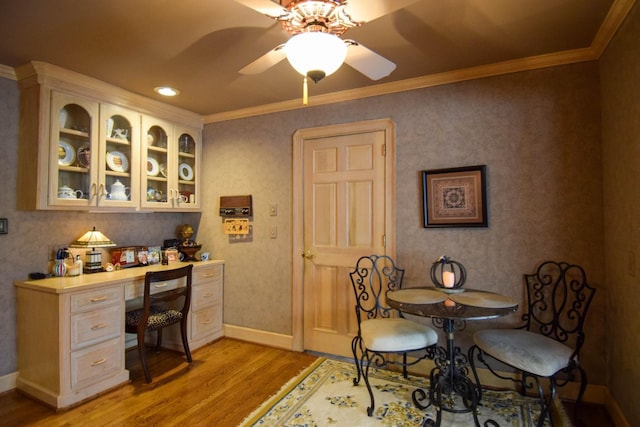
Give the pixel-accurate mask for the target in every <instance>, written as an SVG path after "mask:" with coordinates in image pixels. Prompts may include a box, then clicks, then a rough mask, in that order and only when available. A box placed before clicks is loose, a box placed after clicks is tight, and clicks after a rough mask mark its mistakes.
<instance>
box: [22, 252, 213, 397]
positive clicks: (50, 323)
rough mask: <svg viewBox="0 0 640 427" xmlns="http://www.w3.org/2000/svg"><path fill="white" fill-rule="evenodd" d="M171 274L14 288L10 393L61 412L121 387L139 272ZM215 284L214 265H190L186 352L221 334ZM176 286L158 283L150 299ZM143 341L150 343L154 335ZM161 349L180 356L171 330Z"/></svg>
mask: <svg viewBox="0 0 640 427" xmlns="http://www.w3.org/2000/svg"><path fill="white" fill-rule="evenodd" d="M171 268H176V265H168V266H165V265H155V266H150V267H144V268H133V269H127V270H118V271H114V272H105V273H95V274H85V275H81V276H76V277H55V278H48V279H43V280H34V281H18V282H16V283H15V285H16V294H17V318H18V328H17V330H18V378H17V379H16V387H17V388H18V389H19V390H21V391H22V392H24V393H27V394H29V395H31V396H33V397H35V398H37V399H39V400H41V401H43V402H45V403H47V404H49V405H51V406H54V407H56V408H64V407H67V406H70V405H73V404H76V403H78V402H81V401H83V400H85V399H88V398H91V397H94V396H96V395H98V394H99V393H101V392H104V391H105V390H108V389H110V388H112V387H115V386H118V385H120V384H122V383H125V382H127V381H128V380H129V372H128V371H127V370H126V367H125V357H124V351H125V346H126V344H125V343H126V341H127V340H126V334H125V331H124V316H125V310H126V307H127V306H133V307H135V306H136V304H137V303H138V301H139V300H140V298H141V297H142V293H143V291H144V275H145V273H146V271H149V270H162V269H171ZM223 277H224V264H223V262H222V261H218V260H213V261H207V262H197V263H194V268H193V280H192V285H193V288H192V303H191V309H190V312H189V318H188V331H189V336H188V341H189V346H190V348H191V350H195V349H197V348H199V347H201V346H203V345H205V344H207V343H210V342H211V341H214V340H215V339H217V338H219V337H221V336H222V334H223V330H222V293H223ZM181 285H182V283H167V284H162V285H161V286H160V287H159V288H158V292H160V291H166V290H169V289H171V287H172V286H181ZM149 338H150V339H151V341H152V342H155V334H152V333H150V334H149ZM163 346H164V347H168V348H174V349H176V350H179V351H182V350H183V348H182V343H181V341H180V332H179V326H178V325H174V326H173V327H169V328H167V329H166V331H165V332H164V337H163ZM194 357H195V356H194Z"/></svg>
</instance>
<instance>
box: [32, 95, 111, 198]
mask: <svg viewBox="0 0 640 427" xmlns="http://www.w3.org/2000/svg"><path fill="white" fill-rule="evenodd" d="M98 114H99V105H98V103H96V102H93V101H90V100H86V99H83V98H79V97H74V96H70V95H66V94H63V93H59V92H52V94H51V117H50V120H51V127H50V129H51V138H50V154H49V183H48V204H49V205H50V206H67V207H78V208H82V207H87V208H88V207H89V206H91V205H95V203H96V195H97V186H96V185H97V184H96V183H97V173H96V172H95V171H96V168H95V166H96V163H95V159H92V158H91V151H92V148H94V147H95V146H96V141H97V138H96V124H97V118H98ZM34 162H35V159H34Z"/></svg>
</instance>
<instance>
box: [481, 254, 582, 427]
mask: <svg viewBox="0 0 640 427" xmlns="http://www.w3.org/2000/svg"><path fill="white" fill-rule="evenodd" d="M524 278H525V284H526V290H527V305H526V307H527V311H526V312H525V314H523V316H522V319H523V320H524V322H525V323H524V325H523V326H521V327H520V328H517V329H487V330H482V331H478V332H476V333H475V334H474V336H473V341H474V345H473V346H472V347H471V348H470V349H469V361H470V363H471V367H472V370H473V373H474V376H475V379H476V383H477V384H479V382H478V375H477V372H476V367H475V360H474V353H476V352H477V360H478V361H480V362H481V363H483V364H484V365H485V366H486V367H487V368H488V369H489V370H490V371H491V372H492V373H493V374H494V375H496V376H497V377H499V378H502V379H509V380H512V381H514V382H516V383H519V384H520V387H521V393H522V394H525V393H526V390H527V389H528V388H532V387H533V386H534V385H535V386H536V387H537V391H538V395H539V396H540V402H541V405H542V406H541V414H540V419H539V420H538V426H542V425H543V424H544V421H545V418H547V417H548V418H549V420H550V422H551V425H553V421H552V420H551V405H553V400H554V398H555V395H556V386H563V385H565V384H566V383H567V382H569V381H572V380H573V379H574V375H575V373H579V374H580V391H579V393H578V398H577V400H576V406H575V408H576V411H575V413H576V415H577V413H578V411H577V408H578V406H579V404H580V401H581V400H582V397H583V395H584V391H585V389H586V387H587V374H586V372H585V371H584V369H583V368H582V367H581V366H580V349H581V348H582V345H583V344H584V340H585V334H584V332H583V326H584V321H585V318H586V316H587V311H588V310H589V306H590V305H591V300H592V299H593V296H594V294H595V289H594V288H592V287H591V286H589V284H588V283H587V277H586V274H585V272H584V270H583V269H582V267H580V266H577V265H573V264H568V263H566V262H554V261H546V262H544V263H542V264H541V265H540V266H539V267H538V269H537V270H536V272H535V273H534V274H525V276H524ZM487 356H490V357H491V358H493V359H495V360H498V361H500V362H502V363H504V364H506V365H508V366H510V367H512V368H515V369H516V371H517V372H519V373H520V376H519V377H517V376H516V377H505V376H504V375H501V374H499V373H497V372H496V370H495V364H493V366H492V364H491V363H490V360H491V359H487ZM543 378H544V379H547V380H548V381H549V388H550V394H549V396H548V397H547V398H545V396H544V391H543V387H542V384H541V381H540V379H543ZM480 393H481V391H480Z"/></svg>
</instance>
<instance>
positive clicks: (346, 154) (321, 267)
mask: <svg viewBox="0 0 640 427" xmlns="http://www.w3.org/2000/svg"><path fill="white" fill-rule="evenodd" d="M367 123H369V124H372V123H370V122H367ZM375 123H376V125H375V126H372V127H370V128H367V127H366V126H365V127H362V124H355V125H354V127H355V129H353V130H352V131H351V132H346V133H345V129H334V131H337V132H336V133H335V134H333V135H332V134H328V136H320V137H313V138H308V139H306V140H305V141H304V149H303V156H302V161H303V165H302V168H303V171H304V172H303V185H302V191H303V197H302V208H303V223H304V227H303V229H302V239H303V245H302V247H303V260H304V261H303V274H302V282H303V295H304V297H303V299H304V303H303V311H304V315H303V319H304V320H303V322H304V327H303V335H304V339H303V346H304V349H306V350H312V351H318V352H322V353H329V354H337V355H343V356H350V355H351V340H352V339H353V336H354V335H355V333H356V332H357V323H356V318H355V311H354V305H355V301H354V295H353V289H352V286H351V281H350V279H349V272H350V271H352V270H353V268H354V265H355V263H356V261H357V259H358V258H359V257H361V256H363V255H370V254H373V253H375V254H384V253H388V249H389V247H386V245H385V241H387V240H388V239H389V238H390V236H389V231H390V230H388V227H389V222H390V220H391V218H390V217H391V216H392V215H391V213H392V212H393V209H392V208H390V207H389V205H390V204H393V200H392V194H389V193H390V192H389V191H388V189H389V188H391V187H390V185H389V181H391V180H390V179H388V178H389V175H390V174H392V166H393V162H390V161H388V160H390V159H388V157H387V156H388V155H390V154H391V153H390V152H392V150H391V149H390V148H391V147H390V145H391V141H390V139H391V138H390V135H392V133H390V132H389V129H387V128H385V127H382V128H381V127H380V126H379V125H380V123H378V122H377V121H376V122H375ZM384 123H386V124H390V122H388V121H384ZM327 131H329V132H331V129H327ZM340 131H341V132H340Z"/></svg>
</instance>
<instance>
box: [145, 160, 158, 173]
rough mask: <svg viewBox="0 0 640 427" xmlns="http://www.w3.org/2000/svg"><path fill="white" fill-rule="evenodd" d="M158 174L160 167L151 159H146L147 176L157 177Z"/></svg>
mask: <svg viewBox="0 0 640 427" xmlns="http://www.w3.org/2000/svg"><path fill="white" fill-rule="evenodd" d="M159 173H160V166H159V165H158V162H157V161H156V159H154V158H153V157H147V175H149V176H158V174H159Z"/></svg>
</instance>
